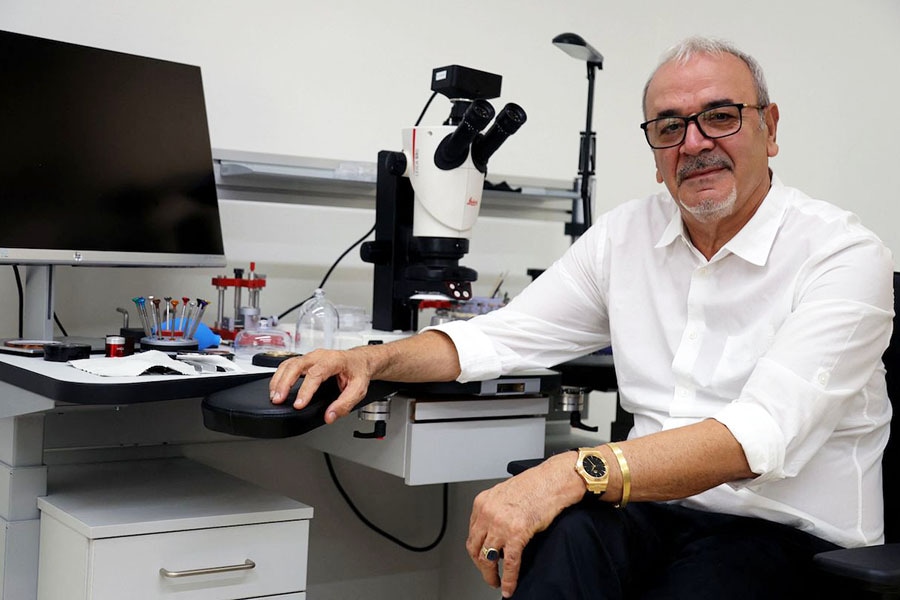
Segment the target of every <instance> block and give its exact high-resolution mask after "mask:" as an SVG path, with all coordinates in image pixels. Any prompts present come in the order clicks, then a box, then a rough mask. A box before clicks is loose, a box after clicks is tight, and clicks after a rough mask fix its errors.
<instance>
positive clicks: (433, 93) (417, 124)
mask: <svg viewBox="0 0 900 600" xmlns="http://www.w3.org/2000/svg"><path fill="white" fill-rule="evenodd" d="M437 94H438V93H437V92H432V94H431V97H430V98H429V99H428V102H426V103H425V108H423V109H422V112H421V113H419V118H418V119H416V124H415V125H413V127H418V126H419V123H421V122H422V118H423V117H424V116H425V111H427V110H428V107H429V106H431V101H432V100H434V97H435V96H437Z"/></svg>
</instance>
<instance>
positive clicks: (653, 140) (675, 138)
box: [641, 103, 766, 150]
mask: <svg viewBox="0 0 900 600" xmlns="http://www.w3.org/2000/svg"><path fill="white" fill-rule="evenodd" d="M765 107H766V105H765V104H764V105H762V106H757V105H753V104H740V103H735V104H723V105H721V106H715V107H713V108H708V109H706V110H704V111H700V112H698V113H696V114H693V115H691V116H689V117H678V116H671V117H660V118H658V119H651V120H649V121H646V122H645V123H641V129H643V130H644V136H646V138H647V143H648V144H650V147H651V148H655V149H657V150H660V149H662V148H673V147H675V146H679V145H681V143H682V142H684V137H685V136H686V135H687V128H688V124H689V123H690V122H691V121H693V122H694V123H696V124H697V129H699V130H700V133H702V134H703V136H704V137H707V138H709V139H711V140H717V139H719V138H723V137H728V136H729V135H734V134H736V133H737V132H738V131H740V130H741V125H742V124H743V120H744V119H743V112H742V111H743V110H744V109H745V108H756V109H760V110H762V109H764V108H765Z"/></svg>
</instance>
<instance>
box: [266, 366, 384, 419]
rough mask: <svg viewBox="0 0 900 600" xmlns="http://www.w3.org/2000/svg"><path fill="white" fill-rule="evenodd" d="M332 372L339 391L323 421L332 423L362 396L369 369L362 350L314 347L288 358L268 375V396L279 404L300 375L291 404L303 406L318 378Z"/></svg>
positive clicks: (369, 378) (329, 374)
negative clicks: (295, 395)
mask: <svg viewBox="0 0 900 600" xmlns="http://www.w3.org/2000/svg"><path fill="white" fill-rule="evenodd" d="M332 376H337V383H338V387H340V389H341V394H340V396H338V397H337V399H336V400H335V401H334V402H332V403H331V405H329V407H328V409H327V410H326V411H325V422H326V423H329V424H330V423H334V422H335V421H337V420H338V419H339V418H341V417H343V416H345V415H347V414H349V413H350V411H351V410H353V407H354V406H356V405H357V404H358V403H359V402H360V400H362V399H363V398H365V396H366V391H367V390H368V389H369V381H371V373H370V372H369V361H368V360H367V359H366V356H365V352H359V351H346V350H314V351H313V352H310V353H309V354H304V355H303V356H298V357H296V358H289V359H287V360H285V361H284V362H282V363H281V364H280V365H278V369H277V370H276V371H275V373H274V375H272V380H271V381H270V382H269V398H270V399H271V400H272V403H273V404H282V403H283V402H285V401H287V400H288V399H289V398H288V393H289V392H290V389H291V386H292V385H293V384H294V383H296V381H297V380H298V379H299V378H300V377H304V379H303V383H302V384H300V389H299V390H298V391H297V397H296V398H295V399H294V408H297V409H300V408H303V407H305V406H306V405H307V404H309V401H310V400H311V399H312V397H313V393H315V391H316V390H317V389H318V388H319V386H320V385H321V384H322V382H323V381H325V380H326V379H328V378H329V377H332Z"/></svg>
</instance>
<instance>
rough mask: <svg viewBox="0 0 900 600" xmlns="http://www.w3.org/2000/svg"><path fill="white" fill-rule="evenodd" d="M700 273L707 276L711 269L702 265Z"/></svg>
mask: <svg viewBox="0 0 900 600" xmlns="http://www.w3.org/2000/svg"><path fill="white" fill-rule="evenodd" d="M698 273H700V274H701V275H703V276H704V277H706V276H707V275H708V274H709V269H707V268H706V267H701V268H700V270H699V271H698Z"/></svg>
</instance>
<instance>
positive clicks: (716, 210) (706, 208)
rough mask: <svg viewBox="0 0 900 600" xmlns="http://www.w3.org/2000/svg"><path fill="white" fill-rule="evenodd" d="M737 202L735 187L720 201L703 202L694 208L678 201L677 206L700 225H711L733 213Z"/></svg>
mask: <svg viewBox="0 0 900 600" xmlns="http://www.w3.org/2000/svg"><path fill="white" fill-rule="evenodd" d="M736 201H737V187H733V188H731V193H730V194H728V195H727V196H726V197H725V198H723V199H721V200H715V199H710V200H703V201H702V202H700V203H699V204H697V205H696V206H687V205H686V204H685V203H684V202H682V201H681V200H678V204H679V206H681V208H682V209H684V210H686V211H687V212H688V213H690V214H691V216H693V217H694V218H695V219H696V220H697V221H699V222H701V223H712V222H714V221H717V220H719V219H721V218H722V217H727V216H728V215H730V214H731V213H732V212H733V211H734V205H735V202H736Z"/></svg>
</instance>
